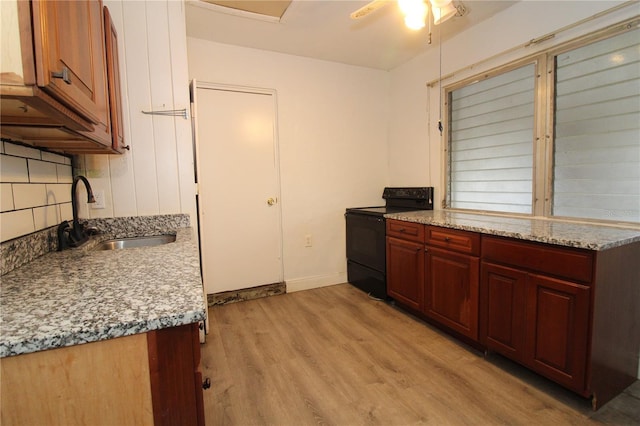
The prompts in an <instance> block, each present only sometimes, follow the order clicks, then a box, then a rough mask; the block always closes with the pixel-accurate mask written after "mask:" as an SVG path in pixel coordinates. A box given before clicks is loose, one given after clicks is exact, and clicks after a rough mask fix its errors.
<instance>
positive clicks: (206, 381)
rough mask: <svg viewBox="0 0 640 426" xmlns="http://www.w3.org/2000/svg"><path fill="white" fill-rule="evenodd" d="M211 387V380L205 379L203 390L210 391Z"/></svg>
mask: <svg viewBox="0 0 640 426" xmlns="http://www.w3.org/2000/svg"><path fill="white" fill-rule="evenodd" d="M210 387H211V379H210V378H208V377H207V378H206V379H204V382H202V389H209V388H210Z"/></svg>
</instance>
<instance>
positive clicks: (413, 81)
mask: <svg viewBox="0 0 640 426" xmlns="http://www.w3.org/2000/svg"><path fill="white" fill-rule="evenodd" d="M621 3H622V2H617V1H604V2H603V1H587V2H583V1H570V2H569V1H566V2H553V3H550V2H544V1H541V2H534V1H521V2H518V3H516V4H515V5H514V6H512V7H510V8H508V9H506V10H505V11H504V12H502V13H500V14H498V15H496V16H495V17H493V18H492V19H489V20H487V21H485V22H482V23H480V24H479V25H477V26H475V27H473V28H471V29H470V30H468V31H466V32H464V33H461V34H459V35H458V36H456V37H454V38H452V39H451V40H445V41H444V42H443V45H442V46H443V48H442V51H443V54H442V57H443V61H442V75H444V76H446V75H447V74H450V73H452V72H455V73H456V74H457V75H456V77H455V78H452V79H448V80H446V81H444V82H443V85H445V84H450V83H452V82H454V81H456V80H458V79H462V78H464V77H467V76H471V75H475V74H478V73H480V72H482V71H483V70H487V69H491V68H494V67H496V66H499V65H502V64H505V63H508V62H509V61H512V60H514V59H517V58H520V57H524V56H527V55H529V54H531V53H534V52H535V50H534V49H536V48H535V47H533V48H529V49H520V50H518V51H514V52H512V53H509V54H507V55H499V54H500V53H502V52H505V51H507V50H509V49H512V48H514V47H516V46H519V45H524V44H525V43H527V42H528V41H529V40H531V39H534V38H537V37H540V36H543V35H546V34H547V33H551V32H554V31H556V30H558V29H560V28H563V27H565V26H567V25H570V24H573V23H575V22H579V21H581V20H582V19H585V18H588V17H590V16H593V15H595V14H597V13H599V12H602V11H604V10H606V9H609V8H612V7H614V6H616V5H618V4H621ZM551 4H553V13H550V10H551ZM637 11H638V4H637V3H636V4H635V5H634V6H632V7H626V8H624V9H621V10H620V11H617V12H615V13H613V14H610V15H607V16H605V17H602V18H599V19H598V20H597V21H592V22H589V23H586V24H584V25H581V26H579V27H577V28H575V29H572V30H570V31H567V32H566V33H563V34H558V35H557V36H556V37H555V38H554V39H552V40H550V41H549V42H546V43H542V44H541V45H540V46H539V47H537V49H538V50H540V49H546V48H548V47H549V46H553V45H554V44H558V43H560V42H563V41H566V40H570V39H572V38H575V37H578V36H580V35H583V34H588V33H590V32H593V31H595V30H596V29H598V28H604V27H606V26H608V25H611V24H614V23H616V22H619V21H622V20H624V19H626V18H631V17H632V16H634V14H636V13H637ZM438 56H439V55H438V49H437V44H435V45H434V47H433V49H432V50H430V51H429V52H426V53H425V54H423V55H421V56H419V57H416V58H414V59H413V60H411V61H409V62H407V63H405V64H403V65H402V66H400V67H398V68H396V69H394V70H392V71H391V83H390V84H391V92H390V93H391V113H390V117H391V118H390V123H389V176H390V185H398V186H400V185H415V184H417V183H421V184H422V182H424V179H425V178H428V181H427V182H425V184H427V185H432V186H434V187H435V191H436V194H435V199H436V200H440V199H442V196H443V192H442V173H443V168H442V165H443V151H442V144H441V137H440V134H439V132H438V130H437V123H438V115H439V108H438V87H435V88H434V89H433V90H431V91H429V90H427V88H426V83H427V82H430V81H433V80H435V79H437V78H438V74H439V69H438V63H439V61H438ZM494 56H498V57H496V58H495V59H491V60H490V61H488V62H486V63H483V64H481V65H479V66H478V67H474V69H473V70H469V71H463V72H457V71H459V70H461V69H463V68H465V67H468V66H470V65H473V64H475V63H477V62H479V61H482V60H484V59H487V58H493V57H494ZM436 204H437V205H436V208H439V207H440V203H439V202H438V203H436ZM639 357H640V355H639ZM638 378H640V366H639V368H638Z"/></svg>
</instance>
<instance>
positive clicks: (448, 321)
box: [424, 247, 480, 340]
mask: <svg viewBox="0 0 640 426" xmlns="http://www.w3.org/2000/svg"><path fill="white" fill-rule="evenodd" d="M426 258H427V260H426V285H425V296H424V313H425V314H426V315H428V316H429V317H431V318H433V319H434V320H436V321H438V322H439V323H441V324H443V325H445V326H447V327H449V328H451V329H452V330H455V331H457V332H459V333H460V334H462V335H464V336H467V337H470V338H472V339H474V340H477V339H478V287H479V286H478V279H479V270H480V261H479V259H478V258H477V257H472V256H466V255H462V254H456V253H452V252H450V251H448V250H438V249H434V248H431V247H427V256H426Z"/></svg>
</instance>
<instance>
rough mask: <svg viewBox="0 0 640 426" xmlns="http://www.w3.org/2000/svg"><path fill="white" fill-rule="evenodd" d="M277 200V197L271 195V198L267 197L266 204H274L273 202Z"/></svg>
mask: <svg viewBox="0 0 640 426" xmlns="http://www.w3.org/2000/svg"><path fill="white" fill-rule="evenodd" d="M277 202H278V199H277V198H273V197H271V198H268V199H267V204H269V205H270V206H272V205H274V204H275V203H277Z"/></svg>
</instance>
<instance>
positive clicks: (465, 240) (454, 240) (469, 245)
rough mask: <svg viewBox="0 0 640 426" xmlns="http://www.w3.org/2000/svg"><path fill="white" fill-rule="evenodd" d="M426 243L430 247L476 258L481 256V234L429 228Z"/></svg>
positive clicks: (436, 227)
mask: <svg viewBox="0 0 640 426" xmlns="http://www.w3.org/2000/svg"><path fill="white" fill-rule="evenodd" d="M426 241H427V244H428V245H430V246H436V247H442V248H446V249H448V250H455V251H458V252H460V253H467V254H472V255H474V256H478V255H479V254H480V234H476V233H474V232H468V231H460V230H457V229H449V228H440V227H438V226H427V229H426Z"/></svg>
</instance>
